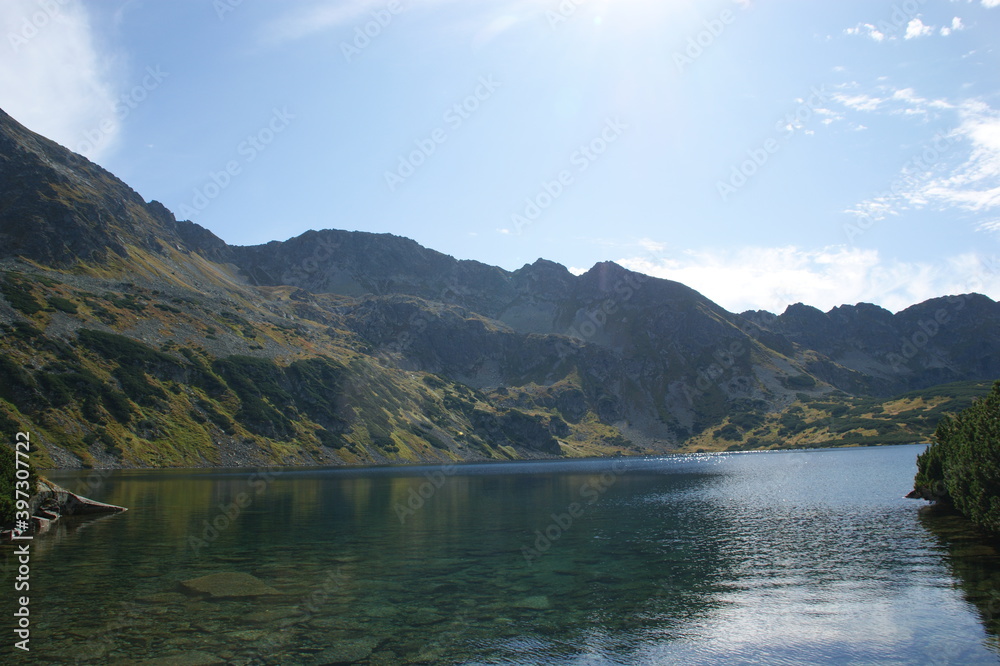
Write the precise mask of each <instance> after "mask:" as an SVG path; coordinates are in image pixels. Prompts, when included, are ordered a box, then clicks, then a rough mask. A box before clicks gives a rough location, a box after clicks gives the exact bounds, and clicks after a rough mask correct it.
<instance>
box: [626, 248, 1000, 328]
mask: <svg viewBox="0 0 1000 666" xmlns="http://www.w3.org/2000/svg"><path fill="white" fill-rule="evenodd" d="M618 263H620V264H621V265H623V266H625V267H627V268H629V269H632V270H635V271H639V272H641V273H645V274H647V275H653V276H655V277H661V278H666V279H670V280H676V281H678V282H681V283H683V284H686V285H688V286H690V287H692V288H694V289H697V290H698V291H700V292H701V293H702V294H704V295H705V296H707V297H708V298H711V299H712V300H713V301H715V302H717V303H719V304H720V305H722V306H723V307H725V308H726V309H728V310H730V311H731V312H742V311H745V310H750V309H763V310H768V311H771V312H779V313H780V312H782V311H783V310H784V309H785V308H786V307H787V306H788V305H791V304H793V303H800V302H801V303H806V304H808V305H812V306H814V307H818V308H820V309H821V310H829V309H831V308H833V307H836V306H838V305H843V304H854V303H860V302H869V303H876V304H878V305H881V306H883V307H885V308H888V309H889V310H893V311H898V310H901V309H904V308H906V307H909V306H910V305H913V304H914V303H919V302H921V301H925V300H927V299H929V298H934V297H937V296H941V295H942V294H958V293H967V292H971V291H976V292H980V293H986V294H987V295H990V296H991V297H993V298H997V297H998V296H1000V274H997V272H996V271H995V270H991V269H990V267H991V266H992V265H993V264H992V263H991V261H990V260H989V259H988V258H985V257H982V256H980V255H978V254H975V253H970V254H963V255H957V256H954V257H949V258H946V259H943V260H941V261H940V262H938V263H935V264H928V263H920V262H901V261H895V260H886V259H883V258H882V257H881V256H880V255H879V253H878V251H876V250H871V249H860V248H848V247H844V246H832V247H827V248H822V249H819V250H804V249H801V248H798V247H795V246H786V247H748V248H742V249H734V250H723V249H713V250H700V251H687V252H684V253H681V254H680V255H676V256H659V257H656V258H650V257H648V256H639V257H625V258H622V259H619V260H618Z"/></svg>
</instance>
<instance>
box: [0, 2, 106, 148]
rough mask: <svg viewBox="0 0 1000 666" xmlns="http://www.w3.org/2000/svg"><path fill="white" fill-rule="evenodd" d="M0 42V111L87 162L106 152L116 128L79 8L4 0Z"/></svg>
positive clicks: (101, 67)
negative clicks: (82, 153)
mask: <svg viewBox="0 0 1000 666" xmlns="http://www.w3.org/2000/svg"><path fill="white" fill-rule="evenodd" d="M43 6H44V7H43ZM0 36H2V37H3V44H0V52H2V56H0V107H2V108H3V109H4V110H5V111H6V112H7V113H9V114H10V115H11V116H13V117H14V118H15V119H16V120H18V121H20V122H22V123H24V124H25V125H26V126H28V127H29V128H31V129H32V130H34V131H36V132H39V133H41V134H43V135H45V136H48V137H50V138H51V139H53V140H55V141H58V142H59V143H62V144H63V145H65V146H67V147H69V148H70V149H73V150H82V152H84V154H86V155H87V157H90V158H91V159H98V158H100V156H101V155H102V154H105V153H106V152H107V151H108V150H109V149H110V148H111V147H112V146H113V145H114V143H115V141H116V140H117V138H118V135H119V132H120V129H121V128H120V121H119V120H118V118H117V117H116V115H115V113H114V104H115V101H116V100H115V86H114V84H113V83H112V76H111V73H110V71H111V68H110V67H109V60H108V58H107V57H106V56H105V55H104V54H102V53H101V52H100V50H99V49H98V47H97V44H96V40H95V39H94V36H93V31H92V28H91V24H90V19H89V16H88V14H87V9H86V8H85V6H84V4H83V3H82V2H80V1H78V0H69V1H67V2H63V3H59V2H52V3H41V4H40V3H37V2H34V1H33V0H6V1H5V2H4V10H3V12H0ZM88 136H89V137H90V138H91V139H94V140H90V139H88Z"/></svg>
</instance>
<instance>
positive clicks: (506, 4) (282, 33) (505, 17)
mask: <svg viewBox="0 0 1000 666" xmlns="http://www.w3.org/2000/svg"><path fill="white" fill-rule="evenodd" d="M388 4H389V3H388V2H387V0H354V1H353V2H344V1H343V0H325V1H321V2H316V3H313V4H312V5H311V6H308V7H295V8H293V9H289V10H288V11H287V12H286V13H284V14H283V15H282V16H280V17H279V18H278V19H276V20H274V21H271V22H270V23H269V24H268V25H267V26H265V28H264V31H263V33H262V36H261V39H262V41H263V42H265V43H269V44H282V43H285V42H290V41H295V40H297V39H302V38H304V37H309V36H312V35H315V34H318V33H324V32H329V31H331V30H337V29H341V28H351V29H353V28H356V27H358V28H362V29H364V28H363V26H364V24H366V23H367V22H369V21H372V20H373V19H374V20H376V21H377V18H376V16H375V14H377V13H380V12H386V11H388ZM397 5H398V7H400V9H399V10H397V12H398V13H402V12H404V11H405V12H412V11H414V10H429V9H434V8H437V7H444V6H449V5H452V6H460V7H461V8H462V9H463V10H466V11H473V12H476V13H477V14H481V13H484V12H485V13H487V14H488V15H489V16H488V17H487V18H485V19H483V20H476V21H475V22H474V24H475V30H476V31H477V32H478V34H477V36H476V39H477V40H478V41H480V42H481V41H488V40H489V39H490V38H491V37H493V36H495V35H496V34H498V33H500V32H503V31H504V30H507V29H508V28H510V27H512V26H514V25H516V24H517V23H519V22H520V21H521V20H523V19H525V18H527V17H529V16H536V15H537V14H538V13H539V11H541V10H542V9H545V8H546V5H545V4H543V2H542V0H484V1H483V2H479V3H475V4H473V3H462V2H461V0H405V1H404V0H399V2H398V3H397ZM484 25H485V26H486V27H485V28H484V27H483V26H484Z"/></svg>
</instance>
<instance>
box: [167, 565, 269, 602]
mask: <svg viewBox="0 0 1000 666" xmlns="http://www.w3.org/2000/svg"><path fill="white" fill-rule="evenodd" d="M181 589H182V590H183V591H184V592H186V593H188V594H194V595H208V596H209V597H210V598H212V599H245V598H249V597H264V596H268V595H272V594H280V593H279V592H278V591H277V590H276V589H274V588H273V587H271V586H270V585H267V584H265V583H264V582H263V581H262V580H260V579H259V578H255V577H253V576H251V575H250V574H245V573H241V572H238V571H226V572H222V573H216V574H209V575H207V576H201V577H200V578H192V579H190V580H185V581H183V582H181Z"/></svg>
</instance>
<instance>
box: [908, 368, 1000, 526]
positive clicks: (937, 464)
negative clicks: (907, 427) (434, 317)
mask: <svg viewBox="0 0 1000 666" xmlns="http://www.w3.org/2000/svg"><path fill="white" fill-rule="evenodd" d="M935 438H936V440H937V441H936V443H934V444H932V445H931V446H930V447H929V448H928V449H927V450H926V451H925V452H924V453H922V454H920V455H919V456H918V457H917V476H916V478H915V479H914V490H915V491H916V493H917V494H918V495H920V496H921V497H923V498H925V499H933V500H938V501H942V502H948V503H950V504H952V505H953V506H954V507H955V508H956V509H958V510H959V511H960V512H961V513H962V514H964V515H965V516H966V517H968V518H969V519H970V520H972V521H973V522H975V523H976V524H978V525H980V526H982V527H985V528H987V529H989V530H992V531H995V532H1000V381H998V382H996V383H995V384H994V385H993V391H992V392H991V393H990V395H989V396H987V397H986V398H984V399H982V400H979V401H978V402H976V403H974V404H973V405H972V406H971V407H969V408H968V409H965V410H963V411H962V412H960V413H959V414H958V415H956V416H955V417H954V418H950V417H947V416H946V417H944V418H943V419H942V420H941V422H940V423H939V424H938V428H937V432H936V433H935Z"/></svg>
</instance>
